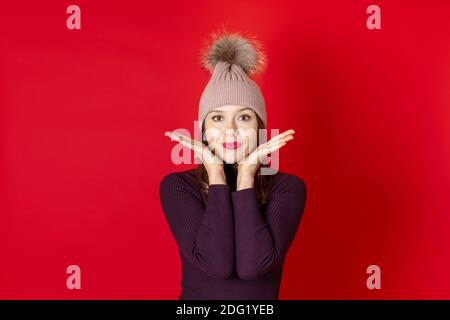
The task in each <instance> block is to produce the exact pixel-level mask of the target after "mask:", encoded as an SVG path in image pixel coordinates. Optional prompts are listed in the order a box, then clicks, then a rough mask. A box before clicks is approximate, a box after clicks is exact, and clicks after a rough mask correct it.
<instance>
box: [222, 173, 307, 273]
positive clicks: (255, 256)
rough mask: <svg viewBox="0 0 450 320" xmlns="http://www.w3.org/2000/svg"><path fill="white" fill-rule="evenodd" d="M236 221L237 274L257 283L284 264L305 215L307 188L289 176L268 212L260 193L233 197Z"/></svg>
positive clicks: (279, 185)
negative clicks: (259, 196)
mask: <svg viewBox="0 0 450 320" xmlns="http://www.w3.org/2000/svg"><path fill="white" fill-rule="evenodd" d="M231 196H232V201H233V208H234V221H235V241H236V243H235V247H236V272H237V274H238V276H239V277H240V278H241V279H243V280H252V279H256V278H258V277H260V276H262V275H263V274H265V273H267V272H268V271H270V270H271V269H273V268H274V267H275V266H276V265H277V264H278V263H279V262H280V261H282V260H283V258H284V257H285V255H286V254H287V251H288V249H289V247H290V245H291V243H292V241H293V239H294V236H295V233H296V231H297V227H298V225H299V223H300V220H301V217H302V215H303V209H304V206H305V201H306V186H305V183H304V182H303V180H301V179H300V178H298V177H296V176H294V175H287V176H285V177H283V179H282V180H281V181H279V183H277V184H275V185H274V187H273V188H272V190H271V192H270V196H269V200H268V203H267V206H266V209H265V210H264V211H265V212H264V214H263V212H261V211H260V209H259V208H258V203H257V198H256V191H255V189H254V188H246V189H242V190H239V191H234V192H232V194H231Z"/></svg>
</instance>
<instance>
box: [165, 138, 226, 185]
mask: <svg viewBox="0 0 450 320" xmlns="http://www.w3.org/2000/svg"><path fill="white" fill-rule="evenodd" d="M164 135H165V136H168V137H170V138H171V139H172V140H176V141H178V142H180V143H181V144H182V145H183V146H185V147H188V148H189V149H191V150H193V151H194V158H197V159H199V160H200V161H201V162H202V163H203V164H204V166H205V168H206V171H207V172H208V175H209V176H216V175H222V174H223V172H224V171H223V161H222V160H220V159H219V158H218V157H217V156H216V155H214V154H213V153H212V152H211V150H209V148H208V147H207V146H205V144H204V143H203V142H201V141H197V140H194V139H191V138H190V137H188V136H186V135H184V134H181V133H178V132H174V131H166V132H165V133H164Z"/></svg>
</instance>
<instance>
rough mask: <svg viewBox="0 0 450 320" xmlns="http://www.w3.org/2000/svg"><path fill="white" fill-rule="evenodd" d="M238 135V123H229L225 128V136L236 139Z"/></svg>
mask: <svg viewBox="0 0 450 320" xmlns="http://www.w3.org/2000/svg"><path fill="white" fill-rule="evenodd" d="M237 134H238V130H237V127H236V123H235V122H234V121H233V120H230V121H228V122H227V124H226V126H225V136H226V137H230V138H234V137H235V136H236V135H237Z"/></svg>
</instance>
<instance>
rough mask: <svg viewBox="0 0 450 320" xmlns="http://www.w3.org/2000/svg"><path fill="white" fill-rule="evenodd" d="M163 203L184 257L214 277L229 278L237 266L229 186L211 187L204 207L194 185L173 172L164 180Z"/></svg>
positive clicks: (161, 199)
mask: <svg viewBox="0 0 450 320" xmlns="http://www.w3.org/2000/svg"><path fill="white" fill-rule="evenodd" d="M160 201H161V205H162V208H163V211H164V214H165V217H166V219H167V222H168V224H169V227H170V230H171V232H172V234H173V236H174V238H175V241H176V243H177V245H178V247H179V249H180V251H181V252H182V254H184V255H185V256H186V257H187V259H189V261H191V262H192V263H193V264H194V265H196V266H197V267H198V268H200V269H201V270H203V271H204V272H206V273H207V274H209V275H210V276H212V277H214V278H221V279H226V278H228V277H230V275H231V274H232V273H233V271H234V263H235V260H234V223H233V222H234V221H233V208H232V202H231V195H230V187H229V186H228V185H227V184H210V186H209V191H208V199H207V202H206V206H205V205H204V204H203V201H202V199H201V197H200V195H199V194H198V191H197V189H196V188H195V187H194V186H192V185H191V184H189V183H188V182H186V181H185V180H183V178H181V177H179V176H177V174H176V173H171V174H168V175H167V176H165V177H164V178H163V180H162V181H161V184H160Z"/></svg>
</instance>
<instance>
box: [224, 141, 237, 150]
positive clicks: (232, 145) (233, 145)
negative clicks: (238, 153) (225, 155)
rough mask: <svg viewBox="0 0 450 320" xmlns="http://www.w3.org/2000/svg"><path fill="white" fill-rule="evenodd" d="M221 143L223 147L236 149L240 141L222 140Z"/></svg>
mask: <svg viewBox="0 0 450 320" xmlns="http://www.w3.org/2000/svg"><path fill="white" fill-rule="evenodd" d="M222 145H223V147H224V148H225V149H237V148H239V147H240V145H241V143H240V142H237V141H235V142H224V143H223V144H222Z"/></svg>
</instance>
